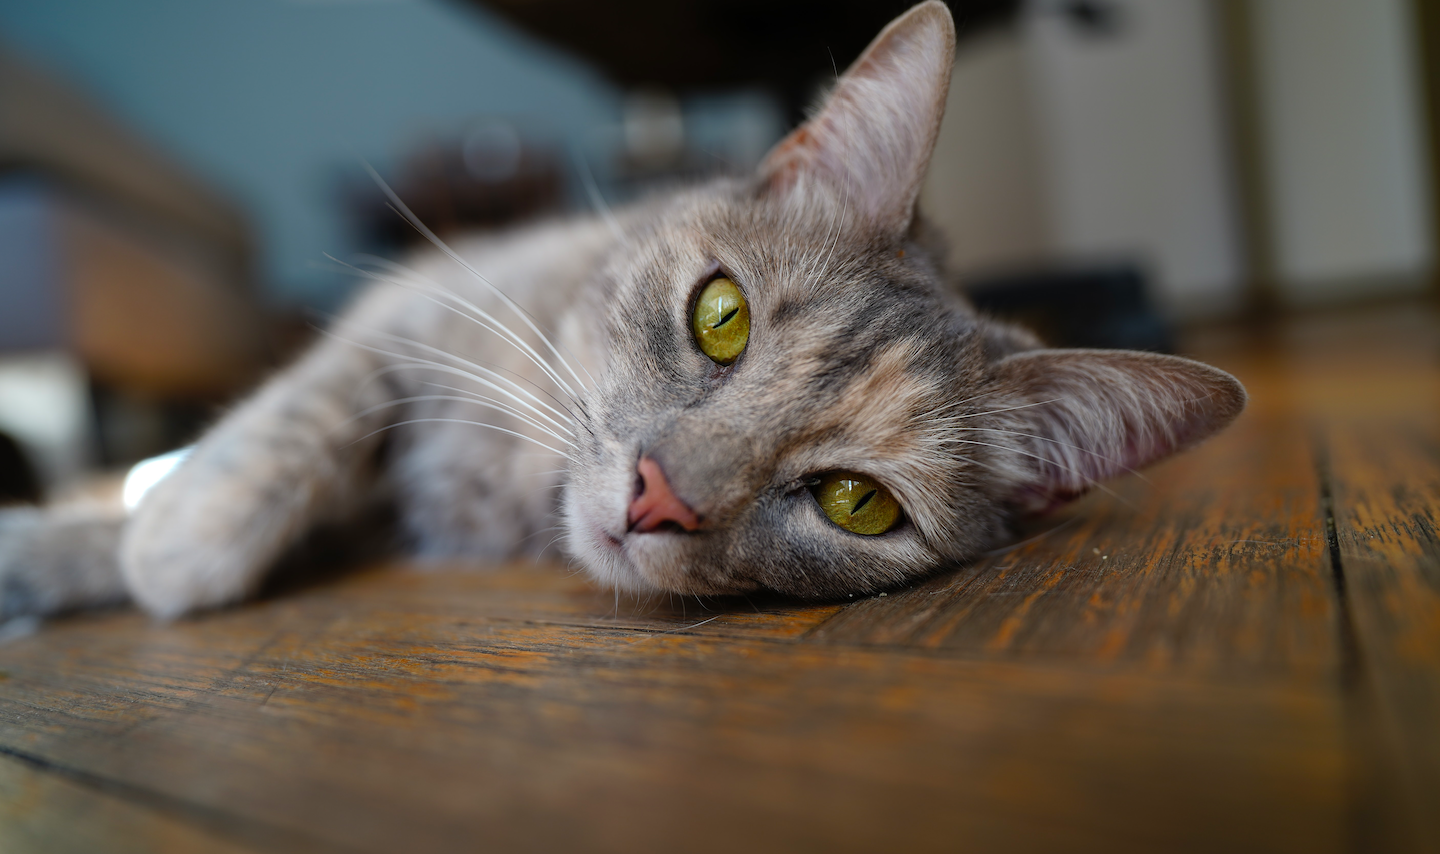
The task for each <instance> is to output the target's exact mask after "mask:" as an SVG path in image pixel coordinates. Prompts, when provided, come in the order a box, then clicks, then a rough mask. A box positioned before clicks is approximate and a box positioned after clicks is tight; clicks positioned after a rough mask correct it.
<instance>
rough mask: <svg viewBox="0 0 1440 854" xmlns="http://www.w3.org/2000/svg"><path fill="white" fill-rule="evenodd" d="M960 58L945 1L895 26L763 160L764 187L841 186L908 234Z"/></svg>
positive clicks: (936, 0)
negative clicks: (820, 181)
mask: <svg viewBox="0 0 1440 854" xmlns="http://www.w3.org/2000/svg"><path fill="white" fill-rule="evenodd" d="M954 59H955V24H954V22H953V21H952V20H951V19H950V10H949V9H947V8H946V6H945V4H944V3H942V2H940V0H930V2H927V3H921V4H920V5H919V6H916V7H915V8H913V9H911V10H910V11H908V12H906V13H905V14H903V15H901V16H900V17H898V18H896V19H895V20H894V21H891V22H890V25H889V26H887V27H886V28H885V29H884V30H883V31H881V33H880V35H878V36H876V37H875V41H873V42H871V43H870V46H869V47H868V48H866V49H865V52H864V53H863V54H861V56H860V58H859V59H857V60H855V64H854V65H851V66H850V68H849V69H848V70H846V72H845V74H844V76H842V77H841V78H840V80H839V82H838V83H836V85H835V89H834V90H833V91H832V92H831V93H830V97H829V98H827V99H826V101H825V106H824V108H823V109H822V110H821V111H820V113H819V115H817V116H815V117H814V118H813V119H811V120H810V121H808V122H806V123H805V124H803V125H801V126H800V127H799V128H797V129H796V130H795V131H794V132H792V133H791V134H790V135H789V136H787V137H786V138H785V139H783V140H781V141H780V143H779V144H778V145H776V146H775V148H774V149H773V150H772V151H771V152H770V153H769V154H768V155H767V156H766V157H765V161H764V162H763V163H762V164H761V166H760V174H761V176H762V179H763V180H764V182H765V186H766V188H767V189H772V190H776V191H783V190H785V189H787V188H789V187H791V186H794V185H795V184H796V183H797V182H798V181H800V180H801V179H802V178H806V177H822V178H824V179H826V180H830V181H833V182H837V183H838V184H839V185H840V186H841V187H843V188H844V192H845V193H846V198H847V199H848V200H849V202H848V203H849V205H850V206H851V208H852V209H854V210H859V211H861V212H862V213H863V214H865V215H867V216H869V217H870V218H872V219H873V220H874V221H875V222H876V224H877V225H879V226H880V227H881V228H883V229H885V230H886V231H887V232H890V233H893V234H897V235H899V234H903V233H904V232H905V231H906V229H908V228H909V225H910V219H911V217H912V216H913V214H914V210H915V200H916V198H918V196H919V195H920V184H921V182H922V181H923V180H924V178H925V170H926V168H927V167H928V166H929V165H930V154H931V152H932V151H934V149H935V137H936V135H937V134H938V133H939V132H940V119H941V117H942V116H943V115H944V113H945V94H946V92H947V91H948V90H949V88H950V67H951V65H952V64H953V63H954Z"/></svg>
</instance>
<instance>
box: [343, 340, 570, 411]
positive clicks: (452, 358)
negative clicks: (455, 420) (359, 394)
mask: <svg viewBox="0 0 1440 854" xmlns="http://www.w3.org/2000/svg"><path fill="white" fill-rule="evenodd" d="M351 328H352V329H353V328H354V326H353V325H352V326H351ZM358 331H359V332H361V333H362V334H369V335H374V336H376V337H379V338H382V339H386V340H389V341H392V342H395V343H398V344H403V345H407V346H411V347H416V348H419V349H421V350H423V351H425V352H428V353H434V354H435V355H437V356H439V357H440V358H442V359H449V360H450V361H452V362H456V363H459V364H460V365H463V366H465V367H466V368H470V369H473V370H476V371H479V372H480V375H477V374H468V372H466V373H467V375H468V376H469V378H470V379H471V380H473V381H475V382H479V383H481V384H482V385H485V386H486V387H488V388H493V389H494V390H495V391H498V392H501V393H504V394H505V395H506V396H507V397H513V394H512V393H511V392H510V391H507V390H506V389H504V388H503V387H501V386H497V385H494V384H493V383H491V382H490V381H488V380H485V379H483V378H482V376H481V375H487V376H490V377H493V378H494V379H495V380H498V381H500V382H504V383H507V384H508V385H509V386H510V388H511V389H513V390H514V392H518V393H520V394H522V395H524V396H525V397H527V398H529V399H530V400H531V401H532V402H534V403H536V404H539V405H540V406H542V407H544V408H545V409H548V410H550V412H551V413H552V414H554V415H557V416H561V417H564V416H565V415H569V416H571V417H573V416H574V413H571V412H568V411H567V412H565V413H563V414H562V413H561V411H560V410H558V409H555V408H553V407H551V406H550V405H549V404H547V403H545V402H544V401H543V400H541V399H540V398H538V397H536V396H535V395H534V394H532V393H531V392H529V391H528V390H526V389H524V388H522V387H521V386H520V385H519V383H516V382H515V381H514V380H512V379H510V378H509V377H506V376H504V375H503V374H501V373H500V372H498V371H494V370H492V369H490V368H487V367H484V366H483V365H477V364H476V363H474V362H472V361H470V360H468V359H464V358H461V357H460V356H456V355H454V354H453V353H447V352H446V351H444V350H441V349H440V348H438V347H432V346H430V345H429V344H424V343H421V342H419V341H414V340H412V339H409V338H405V337H404V336H401V335H393V334H391V333H388V332H381V331H379V330H373V329H372V330H365V329H360V330H358ZM325 334H327V335H330V336H331V337H333V338H336V339H337V340H340V341H345V342H346V343H349V344H352V345H354V346H356V347H361V348H363V349H366V350H370V351H371V352H373V353H378V354H380V355H383V356H390V357H391V358H396V359H410V360H412V361H415V362H418V363H421V364H427V363H428V364H433V365H436V366H437V367H438V366H440V365H441V364H442V363H435V362H431V361H430V360H427V359H421V358H420V357H418V356H411V355H409V354H405V353H394V352H390V351H388V350H382V349H379V348H377V347H371V346H369V345H366V344H362V343H360V342H358V341H352V340H350V339H348V338H344V337H342V336H340V335H337V334H335V333H333V332H327V333H325ZM532 385H533V383H532ZM537 388H538V386H537ZM541 391H544V390H543V389H541ZM557 403H558V401H557Z"/></svg>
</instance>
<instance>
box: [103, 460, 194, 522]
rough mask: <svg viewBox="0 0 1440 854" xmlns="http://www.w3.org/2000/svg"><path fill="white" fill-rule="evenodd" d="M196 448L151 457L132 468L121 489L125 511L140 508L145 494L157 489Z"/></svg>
mask: <svg viewBox="0 0 1440 854" xmlns="http://www.w3.org/2000/svg"><path fill="white" fill-rule="evenodd" d="M194 449H195V446H193V445H189V446H186V447H184V448H181V449H180V450H178V451H171V452H170V453H168V454H161V455H160V456H158V457H151V458H150V459H148V460H141V461H140V462H138V463H136V464H135V465H133V466H131V467H130V471H129V473H127V474H126V475H125V485H124V487H122V489H121V494H120V499H121V501H123V502H124V503H125V510H126V511H127V512H128V511H132V510H134V509H135V508H136V507H139V506H140V500H141V499H143V498H144V497H145V493H147V492H149V491H150V490H151V489H153V488H154V487H155V484H157V483H159V482H160V481H162V480H164V479H165V478H167V477H169V476H170V473H171V472H173V471H174V470H175V467H176V466H178V465H180V464H181V463H183V462H185V458H186V457H188V456H190V452H191V451H193V450H194Z"/></svg>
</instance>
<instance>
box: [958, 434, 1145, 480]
mask: <svg viewBox="0 0 1440 854" xmlns="http://www.w3.org/2000/svg"><path fill="white" fill-rule="evenodd" d="M951 429H952V430H979V431H983V432H986V433H1004V434H1006V435H1009V436H1022V437H1024V438H1026V439H1035V440H1037V441H1040V442H1049V443H1051V444H1052V445H1060V446H1062V447H1066V448H1069V449H1071V450H1073V451H1080V452H1081V453H1084V454H1089V455H1090V456H1092V457H1095V458H1096V459H1100V460H1104V461H1105V462H1107V463H1109V464H1110V465H1112V466H1115V467H1116V468H1119V469H1123V470H1124V471H1126V472H1128V473H1129V474H1133V475H1135V476H1136V477H1138V478H1140V479H1141V480H1143V481H1145V482H1146V483H1150V479H1149V478H1147V477H1145V475H1144V474H1142V473H1140V472H1138V471H1136V470H1135V469H1132V468H1130V467H1129V466H1127V465H1125V464H1124V463H1122V462H1120V461H1119V460H1117V459H1114V458H1112V457H1107V456H1105V455H1104V454H1101V453H1099V452H1097V451H1092V450H1090V449H1089V448H1082V447H1080V446H1079V445H1072V444H1071V443H1069V442H1062V441H1061V440H1059V439H1052V438H1050V437H1049V436H1037V435H1035V434H1034V433H1023V432H1020V431H1019V430H1001V429H1000V428H998V427H952V428H951ZM1151 485H1152V486H1153V485H1154V484H1151Z"/></svg>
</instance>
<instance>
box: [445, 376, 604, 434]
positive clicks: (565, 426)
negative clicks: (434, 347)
mask: <svg viewBox="0 0 1440 854" xmlns="http://www.w3.org/2000/svg"><path fill="white" fill-rule="evenodd" d="M421 385H427V386H430V387H431V388H438V389H443V390H445V391H453V392H455V393H456V394H463V395H465V396H466V397H470V398H474V399H475V400H488V401H490V402H491V403H501V401H498V400H495V399H494V398H491V397H486V396H485V395H483V394H480V393H479V392H475V391H470V390H469V389H464V388H456V387H455V386H451V385H445V384H444V383H435V382H422V383H421ZM506 405H508V404H506ZM526 417H529V416H526ZM545 420H546V421H547V422H549V423H550V424H551V425H552V426H554V427H555V428H556V429H557V430H564V431H565V432H566V433H569V434H570V435H571V437H574V435H575V431H574V430H572V429H570V428H571V427H573V426H575V422H573V421H570V422H568V424H560V423H559V422H557V421H555V419H553V418H546V419H545Z"/></svg>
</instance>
